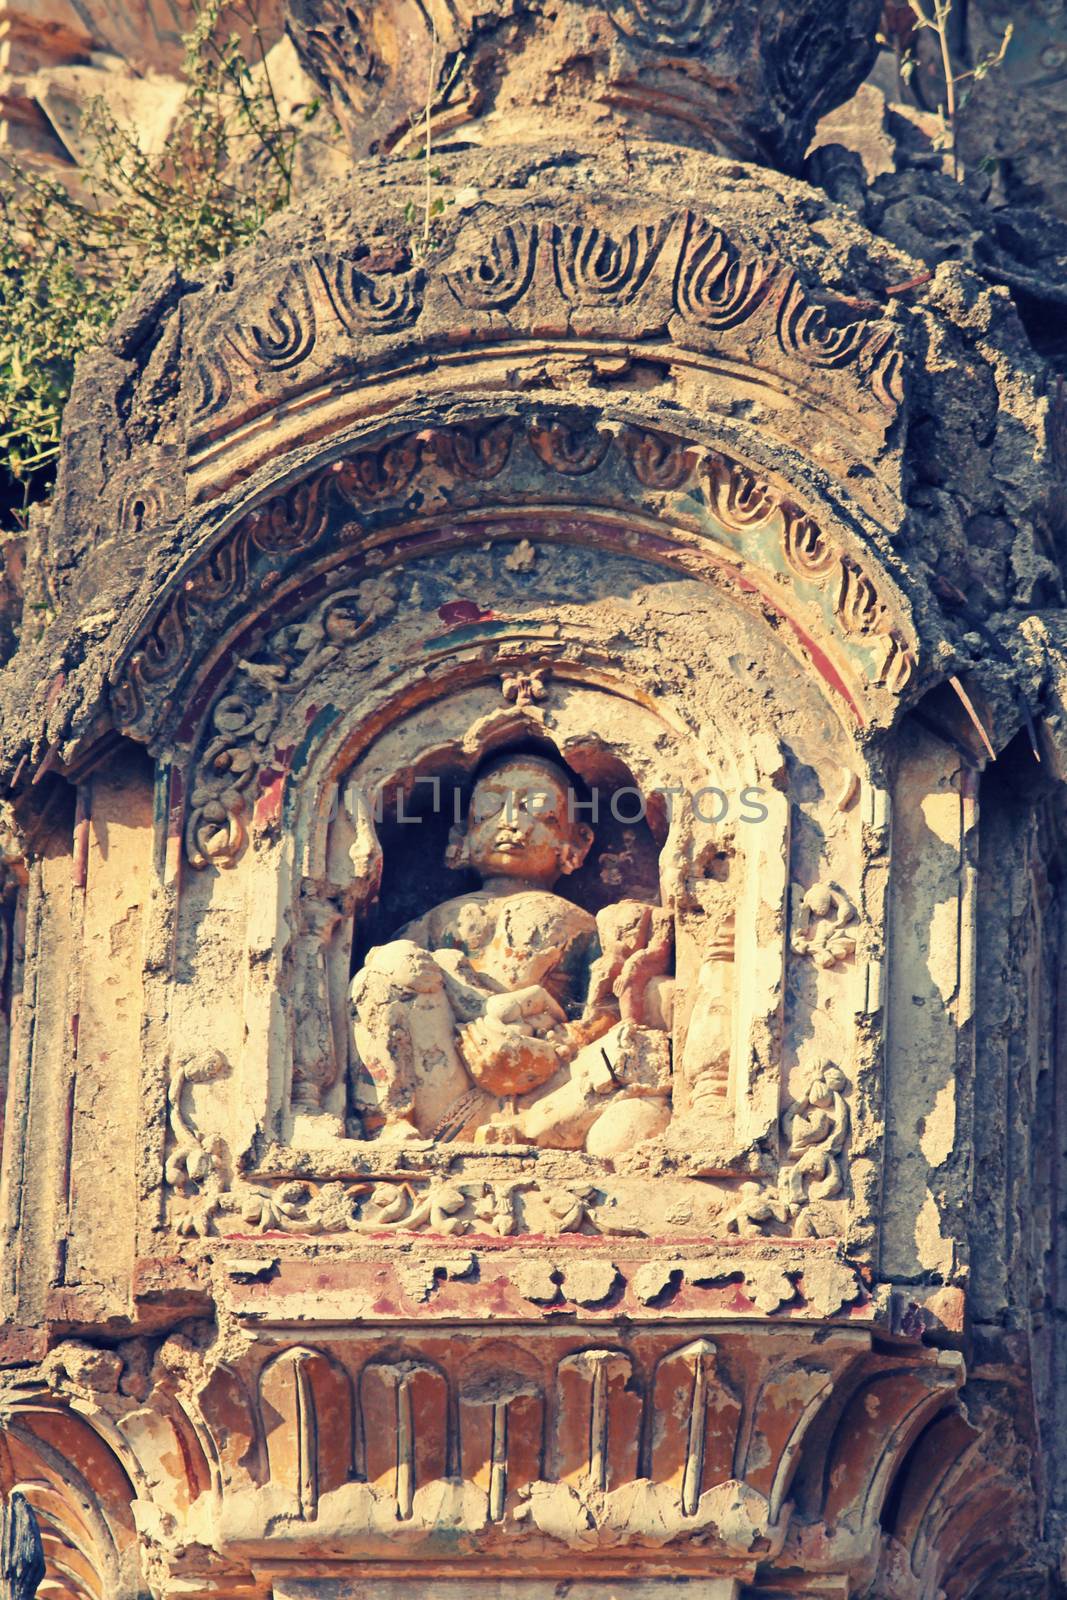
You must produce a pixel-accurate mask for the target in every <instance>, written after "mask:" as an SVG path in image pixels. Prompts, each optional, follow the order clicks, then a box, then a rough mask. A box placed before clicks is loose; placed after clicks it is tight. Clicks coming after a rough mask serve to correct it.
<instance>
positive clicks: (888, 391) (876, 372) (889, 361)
mask: <svg viewBox="0 0 1067 1600" xmlns="http://www.w3.org/2000/svg"><path fill="white" fill-rule="evenodd" d="M861 361H862V364H863V365H864V366H866V367H867V369H868V378H867V381H868V382H869V384H870V386H871V392H872V394H873V395H874V397H875V399H876V400H877V401H878V402H879V404H880V405H883V406H885V408H886V410H887V411H895V410H896V408H897V406H899V405H900V403H901V401H902V400H903V399H904V358H903V356H902V355H901V352H900V350H899V349H898V348H897V345H896V340H895V337H894V335H893V334H892V333H888V332H887V333H885V334H883V335H882V337H881V338H880V339H871V340H870V341H869V343H868V345H867V347H866V348H865V349H864V351H863V353H862V357H861Z"/></svg>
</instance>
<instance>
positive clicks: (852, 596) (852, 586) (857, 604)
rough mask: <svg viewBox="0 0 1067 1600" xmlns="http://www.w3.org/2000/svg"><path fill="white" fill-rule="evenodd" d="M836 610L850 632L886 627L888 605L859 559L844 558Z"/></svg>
mask: <svg viewBox="0 0 1067 1600" xmlns="http://www.w3.org/2000/svg"><path fill="white" fill-rule="evenodd" d="M834 610H835V611H836V613H837V615H838V618H839V619H840V622H841V626H842V627H843V628H844V630H845V632H846V633H856V634H872V633H882V632H884V631H885V629H884V622H885V606H884V605H883V604H882V601H881V600H880V599H879V596H878V590H877V589H876V588H875V586H874V583H873V582H872V580H871V579H870V578H869V577H868V576H867V574H866V573H865V572H863V571H862V570H861V569H860V568H859V567H858V566H856V564H855V562H853V561H850V560H848V559H847V558H843V559H842V561H841V566H840V581H839V585H838V591H837V598H836V600H835V602H834Z"/></svg>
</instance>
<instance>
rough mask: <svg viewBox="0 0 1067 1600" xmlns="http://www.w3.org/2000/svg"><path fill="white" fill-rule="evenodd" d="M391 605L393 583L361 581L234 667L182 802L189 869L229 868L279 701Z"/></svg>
mask: <svg viewBox="0 0 1067 1600" xmlns="http://www.w3.org/2000/svg"><path fill="white" fill-rule="evenodd" d="M395 605H396V581H395V579H394V578H392V577H391V576H390V575H389V574H382V575H381V576H379V577H375V578H365V579H364V580H363V582H362V583H360V584H359V585H358V586H357V587H356V588H355V589H354V590H346V591H344V592H342V593H340V594H335V595H331V596H330V598H329V599H328V600H326V601H324V602H323V603H322V604H321V605H320V606H319V607H318V609H317V610H316V611H315V613H314V614H313V616H312V617H311V619H310V620H309V621H308V622H305V623H297V624H294V625H289V626H286V627H283V628H280V629H279V630H278V631H277V632H276V633H275V634H274V635H273V636H272V638H271V640H270V644H269V647H268V649H267V652H266V653H265V656H264V657H263V658H261V659H257V660H247V661H242V662H241V664H240V669H239V676H238V678H237V679H236V683H235V689H234V690H233V691H231V692H229V693H227V694H224V695H223V696H222V697H221V698H220V699H219V700H218V701H217V702H216V704H215V706H214V708H213V710H212V713H211V726H212V729H213V734H212V737H211V738H210V739H209V741H208V743H207V745H206V747H205V749H204V750H203V752H202V754H201V756H200V758H199V760H198V762H197V768H196V776H195V778H194V781H193V784H192V788H191V792H190V795H189V815H188V820H187V822H186V831H185V843H186V854H187V856H188V858H189V861H190V863H191V864H192V865H193V866H194V867H206V866H208V865H209V864H213V865H215V866H232V865H233V863H234V862H235V861H236V859H237V857H238V856H239V855H240V853H241V851H242V850H243V849H244V846H245V843H246V840H247V837H248V825H247V810H248V803H247V794H248V790H249V787H250V785H251V784H252V782H253V780H254V779H255V778H256V777H257V776H258V774H259V772H260V770H261V769H262V768H263V767H264V766H265V764H267V763H268V761H269V754H270V741H271V734H272V730H273V728H274V726H275V724H276V722H277V719H278V716H279V713H280V696H281V695H282V694H287V695H288V694H293V693H295V692H296V691H297V690H298V689H300V688H301V687H302V686H303V685H304V684H305V683H307V682H308V681H309V680H310V679H311V678H313V677H314V676H315V675H316V674H317V673H319V672H321V671H322V670H323V669H324V668H325V667H326V666H328V665H329V663H330V662H331V661H333V660H334V659H335V658H336V657H337V655H338V654H339V653H341V652H343V651H344V650H346V649H348V648H349V647H350V646H351V645H353V644H355V643H357V642H358V641H359V640H360V639H362V638H363V637H364V635H365V634H367V633H369V632H370V630H371V629H372V628H373V627H374V626H375V625H376V624H377V623H378V622H379V621H380V620H381V619H382V618H383V617H386V616H388V615H389V614H390V612H391V611H392V610H393V609H394V607H395ZM264 693H265V694H266V697H267V698H266V699H264V698H263V695H264Z"/></svg>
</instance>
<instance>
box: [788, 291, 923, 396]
mask: <svg viewBox="0 0 1067 1600" xmlns="http://www.w3.org/2000/svg"><path fill="white" fill-rule="evenodd" d="M829 309H830V308H828V307H826V306H823V305H817V304H815V303H813V302H812V301H811V299H810V298H809V296H808V294H807V293H806V291H805V290H804V288H803V286H802V284H801V282H800V280H799V278H797V277H796V275H795V274H792V275H791V277H790V280H789V285H788V288H787V289H786V291H785V293H784V294H783V295H782V297H781V300H780V302H779V308H778V341H779V343H780V344H781V347H782V349H783V350H784V351H785V352H786V354H787V355H791V356H795V357H797V359H798V360H801V361H803V362H804V363H805V364H806V365H808V366H812V367H843V366H847V365H848V364H849V363H850V362H854V363H855V364H856V365H857V367H858V368H859V369H860V371H862V372H864V373H865V375H866V377H867V381H868V383H869V385H870V388H871V390H872V392H873V393H874V395H875V398H876V399H877V400H878V401H879V403H880V404H881V405H883V406H886V407H889V408H893V407H895V406H896V405H897V404H899V401H900V399H901V392H900V378H901V370H902V362H901V359H900V352H899V350H898V349H897V347H896V342H895V335H894V331H893V329H892V328H886V327H884V326H883V325H881V324H879V323H872V322H868V321H864V320H863V319H862V318H861V319H851V320H848V321H841V322H833V321H831V320H830V317H829V315H828V314H827V313H828V310H829ZM833 309H834V310H835V312H836V313H837V314H840V312H841V310H843V309H844V308H843V307H840V306H835V307H834V308H833Z"/></svg>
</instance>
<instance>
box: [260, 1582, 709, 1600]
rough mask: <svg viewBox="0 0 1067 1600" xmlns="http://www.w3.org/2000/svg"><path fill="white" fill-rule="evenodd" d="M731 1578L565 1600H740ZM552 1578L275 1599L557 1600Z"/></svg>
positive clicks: (288, 1592)
mask: <svg viewBox="0 0 1067 1600" xmlns="http://www.w3.org/2000/svg"><path fill="white" fill-rule="evenodd" d="M740 1593H741V1589H740V1585H739V1584H738V1583H736V1582H735V1581H734V1579H733V1578H607V1579H595V1578H594V1579H587V1580H583V1579H581V1578H578V1579H574V1580H571V1581H568V1582H567V1586H566V1594H567V1600H740ZM559 1596H560V1584H559V1581H558V1580H557V1579H556V1578H529V1579H525V1578H506V1579H499V1578H434V1579H433V1580H432V1581H429V1582H427V1581H425V1580H424V1581H423V1582H422V1583H421V1584H420V1582H419V1580H418V1579H411V1578H319V1579H309V1580H306V1581H305V1582H300V1581H299V1580H296V1579H291V1578H283V1579H281V1580H280V1582H277V1583H275V1585H274V1595H273V1600H559Z"/></svg>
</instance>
